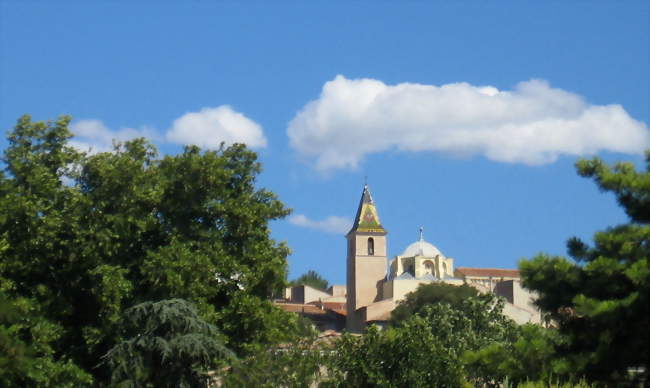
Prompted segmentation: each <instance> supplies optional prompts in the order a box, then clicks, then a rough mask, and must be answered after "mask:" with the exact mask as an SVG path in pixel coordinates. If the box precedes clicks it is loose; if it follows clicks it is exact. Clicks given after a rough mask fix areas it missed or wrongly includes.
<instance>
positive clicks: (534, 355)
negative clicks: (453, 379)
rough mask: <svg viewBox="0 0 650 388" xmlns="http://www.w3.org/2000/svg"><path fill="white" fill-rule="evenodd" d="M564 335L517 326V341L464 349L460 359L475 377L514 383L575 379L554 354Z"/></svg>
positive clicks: (480, 379) (569, 367)
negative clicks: (468, 349) (465, 350)
mask: <svg viewBox="0 0 650 388" xmlns="http://www.w3.org/2000/svg"><path fill="white" fill-rule="evenodd" d="M563 341H564V338H563V337H562V336H561V335H560V333H559V332H558V331H557V330H555V329H548V328H543V327H541V326H539V325H535V324H525V325H522V326H518V327H517V333H516V340H515V341H514V342H512V341H499V342H494V343H492V344H489V345H487V346H484V347H482V348H479V349H477V350H474V351H467V352H465V353H464V354H463V356H462V362H463V364H464V365H465V368H466V369H467V370H468V371H471V373H472V375H473V377H474V379H475V380H479V381H488V382H490V383H492V384H497V385H498V384H499V383H501V382H503V381H506V380H507V381H509V382H510V383H513V384H515V385H518V384H521V383H524V382H526V381H544V382H548V381H556V382H559V381H560V380H568V381H571V380H575V377H574V372H575V371H573V370H572V369H571V366H570V365H569V364H567V362H566V361H565V360H564V359H562V358H561V357H557V354H556V352H555V348H556V347H557V346H560V345H561V344H562V343H563Z"/></svg>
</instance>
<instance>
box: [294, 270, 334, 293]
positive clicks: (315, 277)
mask: <svg viewBox="0 0 650 388" xmlns="http://www.w3.org/2000/svg"><path fill="white" fill-rule="evenodd" d="M289 285H291V286H300V285H306V286H310V287H314V288H316V289H319V290H327V288H328V286H329V282H328V281H327V280H326V279H325V278H323V277H322V276H320V275H319V274H318V272H316V271H314V270H313V269H310V270H309V271H307V272H306V273H304V274H302V275H300V276H299V277H298V278H296V279H294V280H292V281H290V282H289Z"/></svg>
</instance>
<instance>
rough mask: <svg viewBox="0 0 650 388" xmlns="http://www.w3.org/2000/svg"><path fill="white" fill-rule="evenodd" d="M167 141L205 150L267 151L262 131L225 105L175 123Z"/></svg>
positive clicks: (184, 116)
mask: <svg viewBox="0 0 650 388" xmlns="http://www.w3.org/2000/svg"><path fill="white" fill-rule="evenodd" d="M166 137H167V140H168V141H170V142H173V143H179V144H195V145H198V146H200V147H206V148H212V149H215V148H219V146H220V145H221V142H225V143H226V145H229V144H232V143H244V144H246V145H247V146H248V147H251V148H264V147H266V137H264V133H263V132H262V127H261V126H260V125H259V124H257V123H256V122H255V121H253V120H251V119H249V118H248V117H246V116H244V115H243V114H241V113H239V112H236V111H234V110H233V109H232V108H231V107H230V106H228V105H221V106H218V107H216V108H203V109H201V110H200V111H199V112H189V113H186V114H184V115H183V116H181V117H179V118H178V119H176V120H174V123H173V125H172V127H171V129H170V130H169V131H168V132H167V135H166Z"/></svg>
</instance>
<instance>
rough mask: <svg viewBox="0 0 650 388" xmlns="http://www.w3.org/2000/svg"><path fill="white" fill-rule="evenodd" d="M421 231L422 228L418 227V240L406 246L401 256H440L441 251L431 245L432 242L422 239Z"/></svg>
mask: <svg viewBox="0 0 650 388" xmlns="http://www.w3.org/2000/svg"><path fill="white" fill-rule="evenodd" d="M422 232H423V228H420V240H418V241H416V242H414V243H413V244H411V245H409V246H408V247H406V249H405V250H404V252H403V253H402V256H404V257H413V256H424V257H436V256H437V255H441V256H442V253H440V251H439V250H438V248H436V247H435V246H433V244H429V243H428V242H426V241H424V237H423V233H422Z"/></svg>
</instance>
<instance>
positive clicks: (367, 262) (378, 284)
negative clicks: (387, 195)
mask: <svg viewBox="0 0 650 388" xmlns="http://www.w3.org/2000/svg"><path fill="white" fill-rule="evenodd" d="M346 239H347V262H346V272H347V273H346V275H347V276H346V279H347V284H346V285H332V286H331V287H329V288H328V289H327V290H318V289H316V288H313V287H311V286H308V285H298V286H293V287H287V288H286V289H285V293H284V298H283V299H282V300H278V301H276V302H275V303H276V305H278V306H280V307H281V308H282V309H284V310H285V311H291V312H296V313H299V314H302V315H304V316H306V317H309V318H310V319H312V320H313V321H314V322H315V324H316V326H317V327H318V328H319V329H320V330H322V331H324V330H335V331H341V330H343V329H346V330H347V331H350V332H361V331H363V329H364V328H365V327H366V326H367V325H369V324H377V325H380V326H384V325H386V323H387V322H388V320H389V319H390V315H391V312H392V311H393V310H394V309H395V307H396V305H397V304H398V303H399V301H401V300H403V299H405V298H406V295H407V294H408V293H410V292H413V291H415V290H416V289H417V288H418V286H419V285H420V284H427V283H434V282H441V283H447V284H453V285H462V284H468V285H471V286H473V287H475V288H476V289H477V290H479V291H480V292H484V293H488V292H492V293H494V294H496V295H498V296H500V297H503V298H504V299H505V301H506V303H505V307H504V310H503V312H504V314H505V315H506V316H508V317H510V318H511V319H512V320H514V321H515V322H517V323H519V324H523V323H527V322H531V323H540V322H541V314H540V311H539V310H538V309H537V308H536V306H535V305H534V304H533V301H534V298H535V295H534V294H533V293H531V292H530V291H528V290H526V289H525V288H522V286H521V281H520V277H519V270H516V269H497V268H471V267H455V265H454V259H453V258H451V257H447V256H445V255H444V254H443V253H442V252H440V250H439V249H438V248H436V247H435V246H434V245H433V244H431V243H429V242H427V241H425V240H424V236H423V232H422V228H420V237H419V239H418V240H417V241H415V242H413V243H412V244H410V245H409V246H408V247H406V248H405V249H404V251H403V252H402V253H401V254H399V255H397V256H395V257H393V258H391V259H390V260H389V258H388V256H387V250H386V246H387V232H386V229H384V227H383V226H382V224H381V222H380V220H379V214H378V211H377V206H376V205H375V202H374V200H373V199H372V195H371V194H370V189H369V188H368V185H365V186H364V188H363V192H362V194H361V200H360V201H359V206H358V208H357V213H356V216H355V218H354V224H353V226H352V228H351V229H350V231H349V232H348V233H347V234H346Z"/></svg>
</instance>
